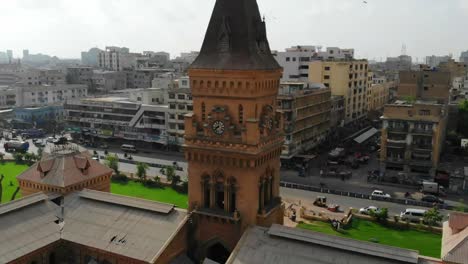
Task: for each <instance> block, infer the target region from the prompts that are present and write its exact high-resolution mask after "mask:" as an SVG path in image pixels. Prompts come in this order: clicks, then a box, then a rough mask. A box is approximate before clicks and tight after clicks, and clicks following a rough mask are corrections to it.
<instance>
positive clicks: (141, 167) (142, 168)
mask: <svg viewBox="0 0 468 264" xmlns="http://www.w3.org/2000/svg"><path fill="white" fill-rule="evenodd" d="M136 166H137V173H136V174H137V176H138V178H140V179H141V180H143V181H146V171H147V170H148V168H149V166H148V164H146V163H144V162H137V164H136Z"/></svg>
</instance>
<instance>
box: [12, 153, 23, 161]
mask: <svg viewBox="0 0 468 264" xmlns="http://www.w3.org/2000/svg"><path fill="white" fill-rule="evenodd" d="M13 158H14V159H15V162H16V163H22V162H23V158H24V156H23V153H19V152H16V153H15V154H13Z"/></svg>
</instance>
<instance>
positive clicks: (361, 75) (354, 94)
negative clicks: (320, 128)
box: [309, 60, 369, 124]
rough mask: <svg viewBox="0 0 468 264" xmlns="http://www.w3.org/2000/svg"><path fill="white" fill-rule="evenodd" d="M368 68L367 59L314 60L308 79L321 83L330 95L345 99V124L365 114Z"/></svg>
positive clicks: (363, 116) (366, 108) (361, 117)
mask: <svg viewBox="0 0 468 264" xmlns="http://www.w3.org/2000/svg"><path fill="white" fill-rule="evenodd" d="M368 77H369V69H368V63H367V60H336V61H314V62H311V63H310V67H309V81H311V82H314V83H323V84H324V85H325V86H326V87H328V88H330V89H331V93H332V95H335V96H343V97H344V99H345V119H344V120H345V124H349V123H352V122H356V121H358V120H360V119H363V118H365V117H366V115H367V110H368V106H367V89H368Z"/></svg>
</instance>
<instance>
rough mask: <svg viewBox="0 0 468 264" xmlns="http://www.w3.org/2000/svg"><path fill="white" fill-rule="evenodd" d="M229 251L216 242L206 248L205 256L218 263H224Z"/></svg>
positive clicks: (229, 253)
mask: <svg viewBox="0 0 468 264" xmlns="http://www.w3.org/2000/svg"><path fill="white" fill-rule="evenodd" d="M230 255H231V252H229V250H227V249H226V247H225V246H223V245H222V244H221V243H220V242H217V243H215V244H213V245H211V246H210V247H208V248H207V249H206V257H207V258H209V259H211V260H213V261H216V262H218V263H226V261H227V260H228V258H229V256H230Z"/></svg>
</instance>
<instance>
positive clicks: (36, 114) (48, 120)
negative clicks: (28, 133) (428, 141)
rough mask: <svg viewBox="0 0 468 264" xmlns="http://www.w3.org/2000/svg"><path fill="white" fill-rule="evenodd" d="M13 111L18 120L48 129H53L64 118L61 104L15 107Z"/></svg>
mask: <svg viewBox="0 0 468 264" xmlns="http://www.w3.org/2000/svg"><path fill="white" fill-rule="evenodd" d="M13 113H14V115H15V120H17V121H18V122H21V123H25V124H30V126H31V127H33V126H36V127H38V128H50V129H49V131H53V128H54V127H53V126H55V125H56V124H57V123H59V122H62V121H63V120H65V111H64V110H63V106H62V105H50V106H43V107H24V108H23V107H15V108H14V109H13ZM51 126H52V127H51Z"/></svg>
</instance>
